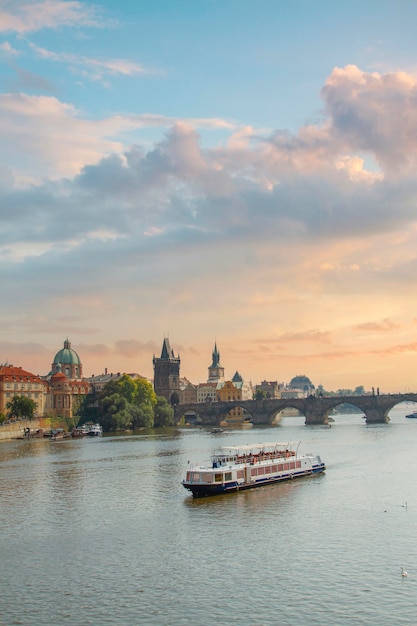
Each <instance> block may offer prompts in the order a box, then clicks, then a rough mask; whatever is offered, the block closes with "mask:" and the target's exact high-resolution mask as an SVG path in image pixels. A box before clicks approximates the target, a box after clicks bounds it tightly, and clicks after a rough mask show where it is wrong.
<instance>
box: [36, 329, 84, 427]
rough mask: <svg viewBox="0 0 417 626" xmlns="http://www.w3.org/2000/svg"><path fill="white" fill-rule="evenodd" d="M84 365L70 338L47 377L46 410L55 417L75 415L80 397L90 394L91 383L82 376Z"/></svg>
mask: <svg viewBox="0 0 417 626" xmlns="http://www.w3.org/2000/svg"><path fill="white" fill-rule="evenodd" d="M82 374H83V366H82V363H81V359H80V357H79V356H78V354H77V352H76V351H75V350H73V349H72V348H71V343H70V341H69V340H68V338H67V339H66V340H65V341H64V347H63V348H62V349H61V350H59V351H58V352H57V353H56V355H55V358H54V360H53V362H52V366H51V371H50V372H49V374H48V375H47V376H46V377H45V378H46V380H47V382H48V384H49V394H48V397H47V402H46V406H45V412H46V413H49V414H52V415H54V416H55V417H73V415H74V409H77V408H78V406H77V403H78V401H79V399H80V397H84V396H86V395H87V394H88V391H89V384H88V382H87V381H86V380H83V378H82Z"/></svg>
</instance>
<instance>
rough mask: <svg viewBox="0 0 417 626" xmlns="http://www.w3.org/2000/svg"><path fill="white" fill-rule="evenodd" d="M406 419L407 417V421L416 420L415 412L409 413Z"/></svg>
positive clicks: (416, 413) (416, 414)
mask: <svg viewBox="0 0 417 626" xmlns="http://www.w3.org/2000/svg"><path fill="white" fill-rule="evenodd" d="M406 417H408V418H409V419H414V418H416V419H417V411H414V412H413V413H409V414H408V415H406Z"/></svg>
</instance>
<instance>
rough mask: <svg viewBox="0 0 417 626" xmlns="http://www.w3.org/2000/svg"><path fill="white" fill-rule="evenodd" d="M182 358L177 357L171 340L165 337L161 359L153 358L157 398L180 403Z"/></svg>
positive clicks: (171, 402)
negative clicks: (161, 397)
mask: <svg viewBox="0 0 417 626" xmlns="http://www.w3.org/2000/svg"><path fill="white" fill-rule="evenodd" d="M180 364H181V361H180V357H179V356H177V357H176V356H175V354H174V351H173V350H172V348H171V346H170V344H169V339H168V338H167V337H165V339H164V342H163V344H162V351H161V356H160V358H159V359H158V358H156V357H155V355H154V357H153V369H154V383H153V384H154V390H155V393H156V395H157V396H163V397H164V398H166V399H167V400H168V402H169V403H170V404H178V403H179V401H180Z"/></svg>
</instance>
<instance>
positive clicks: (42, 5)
mask: <svg viewBox="0 0 417 626" xmlns="http://www.w3.org/2000/svg"><path fill="white" fill-rule="evenodd" d="M102 25H103V20H102V18H101V17H100V16H99V13H98V11H97V9H96V8H95V7H94V6H93V5H86V4H85V3H83V2H76V1H70V2H67V1H65V2H64V1H61V0H41V1H39V2H36V1H35V2H26V1H23V0H3V2H2V6H1V7H0V32H15V33H19V34H25V33H30V32H35V31H39V30H42V29H45V28H59V27H61V26H70V27H77V28H79V27H83V26H84V27H90V28H91V27H98V26H102Z"/></svg>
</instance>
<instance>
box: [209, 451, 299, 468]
mask: <svg viewBox="0 0 417 626" xmlns="http://www.w3.org/2000/svg"><path fill="white" fill-rule="evenodd" d="M295 456H297V455H296V452H295V451H294V450H275V451H273V452H259V453H257V454H238V455H236V456H233V457H225V456H223V455H219V456H217V455H214V457H213V467H222V466H224V465H229V464H230V463H234V464H235V465H244V464H249V465H254V464H255V463H261V462H263V461H275V460H282V459H289V458H292V457H295Z"/></svg>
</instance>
